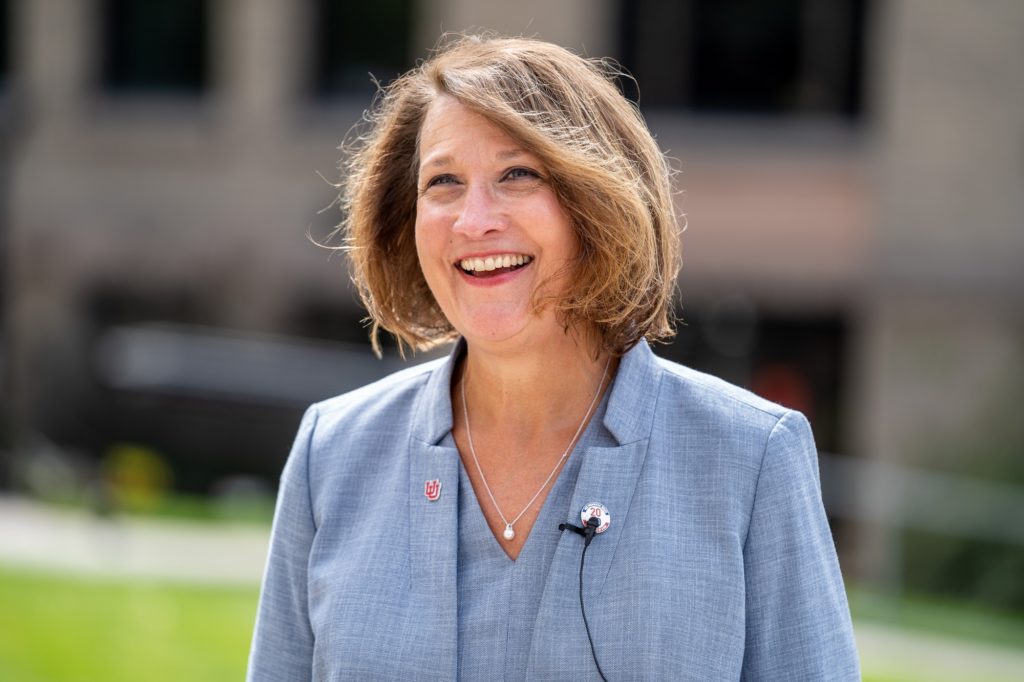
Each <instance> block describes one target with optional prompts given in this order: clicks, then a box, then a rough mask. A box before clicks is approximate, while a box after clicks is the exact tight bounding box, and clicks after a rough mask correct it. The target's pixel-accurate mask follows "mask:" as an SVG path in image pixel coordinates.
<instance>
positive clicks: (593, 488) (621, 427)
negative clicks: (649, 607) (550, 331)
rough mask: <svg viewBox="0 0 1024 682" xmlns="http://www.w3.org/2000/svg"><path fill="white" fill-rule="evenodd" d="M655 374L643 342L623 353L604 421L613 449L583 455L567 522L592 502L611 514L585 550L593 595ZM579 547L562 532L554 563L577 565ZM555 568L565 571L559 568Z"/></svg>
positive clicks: (624, 498)
mask: <svg viewBox="0 0 1024 682" xmlns="http://www.w3.org/2000/svg"><path fill="white" fill-rule="evenodd" d="M660 376H661V375H660V373H659V372H658V371H657V358H656V357H655V356H654V354H653V353H652V352H651V350H650V348H649V347H648V345H647V343H646V342H645V341H641V342H640V343H639V344H638V345H637V346H635V347H634V348H633V349H632V350H630V351H629V352H628V353H627V354H626V355H624V356H623V358H622V362H621V363H620V365H619V371H618V373H617V375H616V377H615V383H614V384H613V385H612V389H611V395H609V397H608V409H607V410H606V411H605V417H604V426H605V428H607V429H608V431H609V433H611V435H612V436H613V437H614V438H615V440H616V441H618V446H617V447H591V448H587V449H586V450H585V451H584V452H583V462H582V466H581V468H580V473H579V477H578V478H577V479H576V487H575V489H574V490H573V495H572V502H571V504H570V507H569V510H568V519H567V520H568V521H569V522H570V523H572V524H574V525H580V512H581V511H582V510H583V507H584V506H585V505H588V504H591V503H594V502H599V503H601V504H603V505H604V506H605V507H606V508H607V509H608V513H609V515H610V516H611V524H610V525H609V526H608V529H607V530H606V531H605V532H603V533H601V534H600V535H599V536H597V537H595V538H594V540H593V542H592V543H591V545H590V548H589V549H588V550H587V575H588V576H589V582H588V588H587V589H588V592H589V593H590V594H593V595H595V596H597V595H598V594H600V592H601V590H602V589H603V588H604V583H605V580H606V578H607V577H608V571H609V569H610V567H611V564H612V559H613V558H614V556H615V550H616V548H617V547H618V544H619V540H620V538H621V537H622V532H623V529H624V528H625V526H626V523H625V522H626V518H627V516H628V514H629V509H630V506H631V504H632V501H633V495H634V493H635V491H636V484H637V480H638V479H639V477H640V471H641V470H642V469H643V464H644V458H645V457H646V455H647V446H648V443H649V441H650V434H651V428H652V425H653V420H654V407H655V405H656V403H657V397H658V388H659V381H660ZM580 543H581V538H580V537H579V536H578V535H576V534H575V533H565V534H564V535H563V537H562V539H561V541H560V543H559V547H558V550H557V551H556V554H555V561H567V562H569V563H571V564H573V565H575V564H578V562H579V552H580ZM558 570H568V568H567V567H566V566H559V569H558Z"/></svg>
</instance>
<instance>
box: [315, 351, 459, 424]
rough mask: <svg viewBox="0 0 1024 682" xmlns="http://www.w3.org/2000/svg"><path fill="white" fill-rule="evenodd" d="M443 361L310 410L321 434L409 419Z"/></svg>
mask: <svg viewBox="0 0 1024 682" xmlns="http://www.w3.org/2000/svg"><path fill="white" fill-rule="evenodd" d="M445 362H446V360H445V359H444V358H441V359H438V360H432V361H429V362H424V363H422V364H418V365H414V366H412V367H409V368H407V369H403V370H400V371H398V372H395V373H394V374H390V375H388V376H386V377H384V378H383V379H379V380H377V381H375V382H373V383H370V384H366V385H365V386H361V387H359V388H357V389H354V390H352V391H349V392H348V393H343V394H341V395H338V396H334V397H333V398H328V399H327V400H323V401H320V402H318V403H315V404H313V405H312V406H310V408H309V411H310V412H311V413H313V414H315V419H316V428H317V431H319V432H332V431H335V430H337V429H338V428H339V427H344V428H345V429H358V428H359V427H366V426H370V425H372V424H374V423H376V422H380V421H382V420H384V421H392V420H394V419H396V418H398V417H407V416H408V415H409V413H410V412H411V409H410V408H411V407H412V406H413V405H415V404H416V402H417V400H418V399H419V397H420V396H421V395H422V393H423V391H424V389H425V388H426V386H427V383H428V382H429V380H430V378H431V376H432V375H433V374H434V373H435V372H437V371H439V370H441V369H442V368H444V366H445Z"/></svg>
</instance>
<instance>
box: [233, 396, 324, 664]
mask: <svg viewBox="0 0 1024 682" xmlns="http://www.w3.org/2000/svg"><path fill="white" fill-rule="evenodd" d="M316 421H317V412H316V406H313V407H310V408H309V409H308V410H307V411H306V414H305V416H303V418H302V422H301V424H300V426H299V431H298V434H297V435H296V437H295V444H294V445H293V446H292V450H291V454H290V455H289V456H288V461H287V463H286V464H285V467H284V471H283V472H282V474H281V485H280V488H279V490H278V495H277V508H276V510H275V512H274V525H273V528H272V530H271V534H270V551H269V553H268V556H267V565H266V570H265V572H264V575H263V589H262V592H261V594H260V605H259V610H258V612H257V614H256V627H255V632H254V633H253V640H252V649H251V651H250V652H249V672H248V675H247V677H246V679H247V680H249V681H250V682H257V681H262V680H266V681H267V682H270V681H272V680H273V681H275V682H291V681H292V680H296V681H297V680H304V681H308V680H310V679H311V678H312V665H313V631H312V628H311V627H310V622H309V605H308V601H307V571H308V566H309V552H310V547H311V545H312V542H313V535H314V533H315V532H316V528H315V525H314V523H313V512H312V505H311V502H310V487H309V451H310V443H311V441H312V437H313V430H314V428H315V426H316Z"/></svg>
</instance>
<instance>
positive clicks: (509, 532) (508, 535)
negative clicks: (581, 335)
mask: <svg viewBox="0 0 1024 682" xmlns="http://www.w3.org/2000/svg"><path fill="white" fill-rule="evenodd" d="M611 362H612V359H611V358H610V357H609V358H608V361H607V362H605V363H604V372H603V373H602V374H601V381H599V382H598V384H597V390H596V391H595V392H594V397H593V398H591V400H590V406H589V407H587V412H586V414H584V415H583V419H582V420H581V421H580V425H579V427H577V429H576V433H575V434H573V437H572V438H571V439H570V440H569V445H568V446H566V448H565V452H563V453H562V456H561V457H559V458H558V461H557V462H555V466H554V468H552V469H551V473H550V474H548V477H547V478H545V479H544V482H543V483H542V484H541V486H540V488H538V489H537V492H536V493H534V494H533V497H531V498H530V501H529V502H527V503H526V506H525V507H523V510H522V511H521V512H519V513H518V514H517V515H516V517H515V518H514V519H512V520H511V521H509V520H508V519H507V518H505V514H504V513H502V511H501V507H499V506H498V501H497V500H496V499H494V493H493V492H491V486H490V485H489V484H488V483H487V477H486V476H484V470H483V469H482V468H480V460H479V459H477V456H476V448H475V447H474V446H473V430H472V429H471V428H470V427H469V408H468V407H467V406H466V377H465V375H463V377H462V381H461V382H460V386H459V388H460V392H461V394H462V417H463V419H465V420H466V440H468V441H469V454H471V455H472V456H473V463H474V464H475V465H476V471H477V473H478V474H480V480H481V481H482V482H483V484H484V490H486V491H487V496H488V497H489V498H491V504H493V505H494V510H495V511H497V512H498V516H499V517H500V518H501V520H502V522H504V524H505V531H504V532H503V533H502V537H504V538H505V539H506V540H512V539H513V538H514V537H515V536H516V532H515V530H514V529H513V526H515V525H516V523H517V522H518V521H519V519H521V518H523V514H525V513H526V511H527V510H528V509H529V508H530V507H532V506H533V503H534V502H536V501H537V498H538V497H540V494H541V493H542V492H544V489H545V488H547V487H548V483H551V479H552V478H554V476H555V472H556V471H558V468H559V467H560V466H562V462H564V461H565V458H566V457H568V456H569V453H570V452H571V451H572V448H573V445H575V444H576V439H577V438H579V437H580V433H582V432H583V427H584V426H585V425H586V423H587V419H589V418H590V413H591V412H593V411H594V406H595V405H596V404H597V399H598V397H599V396H600V395H601V388H602V387H603V386H604V380H605V379H606V378H607V377H608V366H609V365H611Z"/></svg>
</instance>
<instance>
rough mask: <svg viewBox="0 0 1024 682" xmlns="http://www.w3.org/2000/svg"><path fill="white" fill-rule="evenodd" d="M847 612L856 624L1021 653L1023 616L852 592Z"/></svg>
mask: <svg viewBox="0 0 1024 682" xmlns="http://www.w3.org/2000/svg"><path fill="white" fill-rule="evenodd" d="M848 595H849V599H850V611H851V612H852V613H853V617H854V619H855V620H858V621H870V622H875V623H883V624H886V625H894V626H897V627H900V628H904V629H907V630H913V631H916V632H923V633H933V634H938V635H948V636H951V637H956V638H958V639H963V640H968V641H975V642H984V643H986V644H996V645H999V646H1003V647H1009V648H1013V649H1018V650H1021V651H1024V614H1021V613H1015V612H1007V611H997V610H995V609H992V608H987V607H984V606H976V605H972V604H969V603H965V602H963V601H954V600H949V599H942V598H939V597H927V596H921V595H902V596H900V597H899V598H896V597H893V596H891V595H887V594H884V593H881V592H876V591H870V590H865V589H857V588H853V589H850V590H848Z"/></svg>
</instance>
